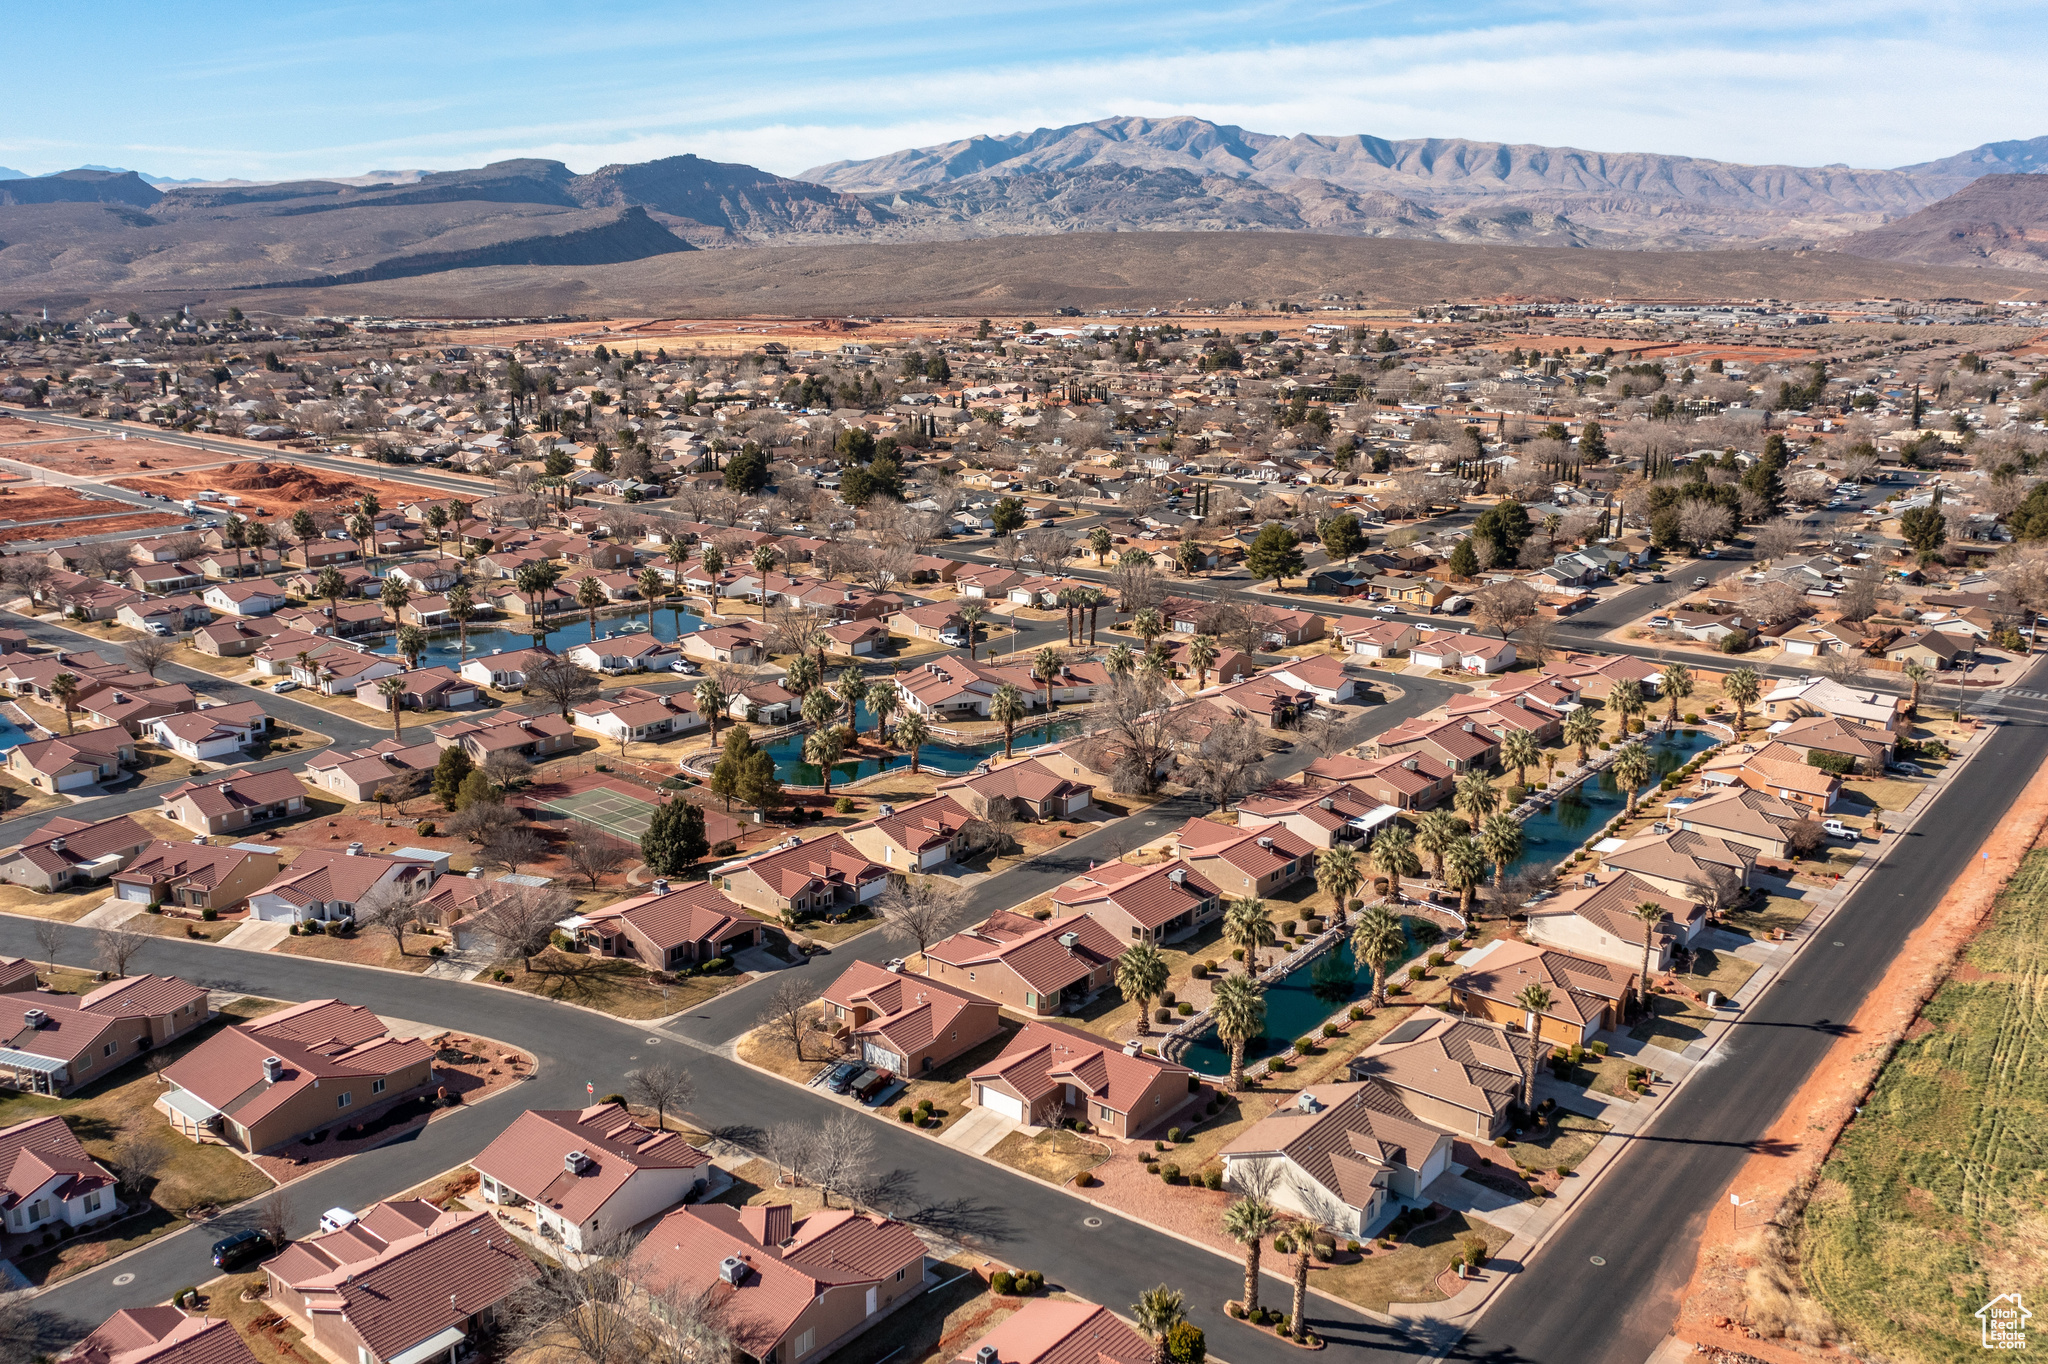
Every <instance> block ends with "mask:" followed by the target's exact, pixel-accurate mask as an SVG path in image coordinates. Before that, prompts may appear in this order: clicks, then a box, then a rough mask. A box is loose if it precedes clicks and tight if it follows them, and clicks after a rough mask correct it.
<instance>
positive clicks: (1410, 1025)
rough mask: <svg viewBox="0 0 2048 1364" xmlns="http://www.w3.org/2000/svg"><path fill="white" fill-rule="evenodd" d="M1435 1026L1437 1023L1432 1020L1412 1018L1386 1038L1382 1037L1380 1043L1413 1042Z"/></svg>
mask: <svg viewBox="0 0 2048 1364" xmlns="http://www.w3.org/2000/svg"><path fill="white" fill-rule="evenodd" d="M1434 1026H1436V1025H1435V1023H1434V1022H1433V1021H1432V1020H1430V1019H1427V1018H1411V1019H1409V1020H1408V1021H1407V1022H1406V1023H1403V1024H1402V1025H1401V1026H1400V1027H1398V1028H1396V1029H1394V1030H1393V1031H1392V1032H1390V1033H1388V1034H1387V1035H1386V1036H1385V1037H1382V1038H1381V1039H1380V1041H1382V1042H1413V1041H1414V1040H1415V1039H1416V1038H1418V1037H1420V1036H1422V1035H1423V1034H1424V1033H1426V1032H1428V1031H1429V1030H1430V1029H1431V1028H1432V1027H1434Z"/></svg>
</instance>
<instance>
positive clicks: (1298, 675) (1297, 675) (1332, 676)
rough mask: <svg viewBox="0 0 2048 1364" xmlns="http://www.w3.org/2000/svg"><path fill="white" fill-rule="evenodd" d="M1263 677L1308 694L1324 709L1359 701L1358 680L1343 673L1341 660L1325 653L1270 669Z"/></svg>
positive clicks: (1344, 671) (1359, 682)
mask: <svg viewBox="0 0 2048 1364" xmlns="http://www.w3.org/2000/svg"><path fill="white" fill-rule="evenodd" d="M1266 675H1267V676H1268V677H1271V678H1273V679H1274V680H1276V681H1280V682H1285V683H1287V684H1288V685H1289V686H1291V687H1297V688H1299V689H1301V690H1302V691H1306V692H1308V693H1310V694H1311V695H1312V696H1314V697H1315V699H1316V700H1317V701H1319V702H1321V703H1322V704H1323V705H1326V706H1328V705H1335V704H1337V703H1339V702H1345V701H1356V700H1360V699H1362V698H1361V697H1360V696H1359V694H1358V688H1359V686H1360V684H1361V681H1360V679H1359V678H1357V677H1354V676H1352V675H1351V674H1350V673H1349V672H1347V671H1346V670H1345V668H1344V660H1343V659H1341V658H1331V657H1330V656H1328V655H1327V654H1319V655H1317V656H1315V657H1312V658H1297V659H1294V660H1293V661H1291V662H1288V663H1283V664H1281V665H1280V666H1279V667H1277V668H1273V669H1270V670H1269V671H1268V672H1267V674H1266Z"/></svg>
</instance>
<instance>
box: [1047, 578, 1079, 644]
mask: <svg viewBox="0 0 2048 1364" xmlns="http://www.w3.org/2000/svg"><path fill="white" fill-rule="evenodd" d="M1053 604H1054V605H1056V606H1058V607H1059V608H1060V610H1061V611H1063V612H1065V613H1066V617H1067V647H1068V648H1070V649H1071V648H1073V647H1074V646H1075V644H1077V643H1078V642H1079V641H1077V640H1076V639H1075V636H1076V635H1077V634H1079V633H1080V630H1079V625H1080V615H1081V589H1080V588H1078V587H1063V588H1061V589H1060V590H1059V591H1058V592H1057V593H1055V594H1054V596H1053Z"/></svg>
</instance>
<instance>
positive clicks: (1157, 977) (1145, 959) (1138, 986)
mask: <svg viewBox="0 0 2048 1364" xmlns="http://www.w3.org/2000/svg"><path fill="white" fill-rule="evenodd" d="M1166 977H1167V969H1166V958H1165V957H1163V956H1161V955H1159V949H1158V948H1156V947H1154V946H1152V944H1150V943H1144V942H1139V943H1132V944H1131V945H1130V946H1129V947H1127V948H1125V949H1124V954H1123V955H1122V956H1121V957H1118V958H1117V959H1116V988H1117V989H1119V990H1121V991H1123V995H1124V998H1125V999H1127V1000H1129V1001H1131V1002H1132V1003H1133V1004H1136V1005H1137V1006H1138V1036H1140V1037H1144V1036H1146V1035H1147V1034H1149V1033H1150V1032H1151V1031H1152V1001H1153V1000H1154V999H1156V998H1158V996H1159V992H1160V991H1161V990H1164V989H1165V988H1166Z"/></svg>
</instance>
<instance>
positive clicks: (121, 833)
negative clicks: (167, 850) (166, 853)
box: [0, 815, 150, 890]
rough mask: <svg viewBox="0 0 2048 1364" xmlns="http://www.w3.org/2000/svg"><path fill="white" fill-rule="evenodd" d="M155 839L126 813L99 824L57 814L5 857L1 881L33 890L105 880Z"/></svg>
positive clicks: (0, 868) (0, 859)
mask: <svg viewBox="0 0 2048 1364" xmlns="http://www.w3.org/2000/svg"><path fill="white" fill-rule="evenodd" d="M149 842H150V839H149V835H148V834H147V833H144V832H143V829H142V826H141V825H140V824H137V823H136V822H135V821H134V820H132V819H129V818H128V817H127V816H126V815H116V816H114V817H113V818H112V819H103V820H100V821H99V822H97V823H94V822H92V821H89V820H83V819H72V818H70V817H68V816H66V815H57V816H55V817H54V818H52V819H51V820H50V822H49V823H47V824H45V825H43V827H42V828H40V829H38V830H36V832H35V837H34V838H33V839H31V840H30V841H28V842H25V843H23V844H22V845H21V846H20V847H18V848H15V849H14V850H13V851H12V852H9V853H6V854H5V855H0V881H6V882H9V883H10V884H13V885H17V886H27V887H28V888H29V889H31V890H62V889H64V888H65V887H66V886H71V885H75V884H76V883H78V882H80V881H104V880H106V879H107V878H108V877H110V876H112V875H113V874H114V873H115V872H117V871H119V870H121V868H123V867H125V866H127V865H128V864H129V863H130V862H132V861H134V860H135V855H136V854H137V853H139V852H141V851H142V850H143V849H144V848H146V847H148V846H149Z"/></svg>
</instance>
